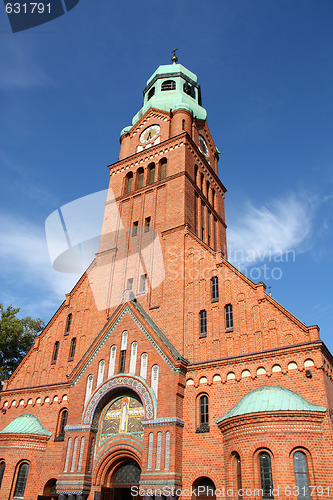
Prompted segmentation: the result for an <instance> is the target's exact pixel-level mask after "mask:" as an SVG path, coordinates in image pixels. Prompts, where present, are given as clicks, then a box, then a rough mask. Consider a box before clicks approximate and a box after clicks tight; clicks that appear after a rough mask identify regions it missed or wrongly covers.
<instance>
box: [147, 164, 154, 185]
mask: <svg viewBox="0 0 333 500" xmlns="http://www.w3.org/2000/svg"><path fill="white" fill-rule="evenodd" d="M154 182H155V163H150V165H148V184H153V183H154Z"/></svg>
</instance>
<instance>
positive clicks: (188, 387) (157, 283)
mask: <svg viewBox="0 0 333 500" xmlns="http://www.w3.org/2000/svg"><path fill="white" fill-rule="evenodd" d="M143 93H144V100H143V106H142V108H141V109H140V110H139V112H138V113H137V114H136V115H135V116H134V118H133V122H132V125H131V126H128V127H125V128H124V129H123V130H122V131H121V136H120V153H119V159H118V161H117V162H116V163H114V164H112V165H110V166H109V171H110V180H109V188H108V194H107V199H106V202H105V214H104V220H103V228H102V234H101V238H100V243H99V248H98V252H97V254H96V258H95V259H94V260H93V262H92V263H91V264H90V266H89V267H88V269H87V270H86V272H85V273H84V274H83V275H82V277H81V278H80V280H79V281H78V282H77V284H76V285H75V287H74V288H73V290H72V291H71V292H70V293H68V294H67V295H66V298H65V300H64V302H63V303H62V304H61V306H60V307H59V309H58V310H57V311H56V313H55V314H54V316H53V317H52V318H51V320H50V322H49V323H48V325H47V326H46V327H45V329H44V330H43V332H42V333H41V334H40V335H39V336H38V337H37V338H36V339H35V343H34V345H33V347H32V348H31V349H30V351H29V352H28V354H27V355H26V356H25V358H24V360H23V361H22V362H21V364H20V365H19V366H18V368H17V369H16V370H15V372H14V373H13V374H12V376H11V377H10V379H9V380H7V381H5V383H4V386H3V390H2V392H0V410H1V413H0V500H7V499H10V500H36V499H37V500H54V499H56V500H135V499H137V498H142V497H144V498H145V499H146V500H154V499H162V497H163V498H164V497H172V498H173V499H174V500H176V499H178V498H180V499H181V500H208V499H211V500H216V499H218V500H230V499H233V500H253V499H256V500H257V499H258V500H274V498H275V499H276V500H288V499H290V496H292V497H293V498H297V499H298V500H312V499H313V500H318V499H323V500H324V499H328V498H331V496H332V495H331V493H332V485H333V462H332V460H331V455H332V447H333V429H332V416H333V358H332V355H331V354H330V352H329V351H328V350H327V348H326V347H325V345H324V344H323V342H322V341H321V340H320V337H319V328H318V326H316V325H313V326H306V325H305V324H304V323H302V322H301V321H300V320H298V319H297V318H296V317H295V316H293V314H291V313H290V312H289V311H287V310H286V309H285V308H284V307H283V306H282V305H281V304H279V303H278V302H277V301H275V300H274V299H273V298H272V297H271V296H270V295H269V294H267V293H266V290H265V289H266V287H265V284H264V283H261V282H260V283H254V282H253V281H251V280H250V279H248V278H247V277H246V276H245V275H244V274H242V273H241V272H239V271H238V270H237V269H236V268H235V267H234V266H232V265H231V264H230V262H228V260H227V247H226V224H225V215H224V195H225V192H226V189H225V187H224V186H223V184H222V182H221V181H220V180H219V177H218V160H219V152H218V151H217V149H216V146H215V145H214V142H213V139H212V136H211V134H210V131H209V129H208V126H207V122H206V111H205V109H204V108H203V107H202V102H201V92H200V85H199V84H198V81H197V77H196V75H194V74H193V73H192V72H191V71H189V70H188V69H186V68H185V67H184V66H182V65H181V64H178V61H177V58H176V56H174V57H173V58H172V64H167V65H162V66H159V68H158V69H157V70H156V71H155V73H154V74H153V75H152V76H151V78H149V80H148V82H147V85H146V87H145V88H144V91H143Z"/></svg>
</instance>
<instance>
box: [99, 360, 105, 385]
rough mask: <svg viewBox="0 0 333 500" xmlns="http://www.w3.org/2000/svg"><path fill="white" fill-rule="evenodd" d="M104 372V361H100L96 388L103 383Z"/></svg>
mask: <svg viewBox="0 0 333 500" xmlns="http://www.w3.org/2000/svg"><path fill="white" fill-rule="evenodd" d="M104 370H105V361H104V359H101V360H100V362H99V363H98V373H97V387H98V386H99V385H101V384H102V383H103V378H104Z"/></svg>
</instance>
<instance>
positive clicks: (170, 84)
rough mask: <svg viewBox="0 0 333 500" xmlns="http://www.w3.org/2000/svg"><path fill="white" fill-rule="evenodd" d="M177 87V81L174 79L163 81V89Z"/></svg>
mask: <svg viewBox="0 0 333 500" xmlns="http://www.w3.org/2000/svg"><path fill="white" fill-rule="evenodd" d="M175 89H176V82H175V81H174V80H165V82H163V83H162V86H161V90H162V91H164V90H175Z"/></svg>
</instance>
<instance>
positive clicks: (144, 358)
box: [140, 352, 148, 380]
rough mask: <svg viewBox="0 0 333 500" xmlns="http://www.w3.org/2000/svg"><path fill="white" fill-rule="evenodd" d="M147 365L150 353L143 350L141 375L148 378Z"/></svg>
mask: <svg viewBox="0 0 333 500" xmlns="http://www.w3.org/2000/svg"><path fill="white" fill-rule="evenodd" d="M147 366H148V354H147V353H146V352H143V353H142V354H141V364H140V377H142V378H144V379H145V380H146V378H147Z"/></svg>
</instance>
